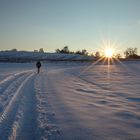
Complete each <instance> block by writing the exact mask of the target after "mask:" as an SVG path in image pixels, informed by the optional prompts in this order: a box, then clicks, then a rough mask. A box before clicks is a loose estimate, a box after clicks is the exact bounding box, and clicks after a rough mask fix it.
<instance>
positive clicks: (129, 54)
mask: <svg viewBox="0 0 140 140" xmlns="http://www.w3.org/2000/svg"><path fill="white" fill-rule="evenodd" d="M8 51H13V52H18V50H17V49H16V48H14V49H11V50H8ZM33 52H36V53H37V52H40V53H45V52H44V49H43V48H40V49H39V50H34V51H33ZM55 52H56V53H61V54H79V55H85V56H88V55H89V56H94V57H96V58H97V59H99V58H101V57H104V56H103V55H102V54H101V53H100V52H99V51H97V52H95V53H92V54H89V53H88V51H87V50H86V49H82V50H77V51H70V49H69V47H68V46H64V47H63V48H62V49H56V50H55ZM124 56H125V58H127V59H140V55H138V48H132V47H130V48H127V49H126V50H125V51H124ZM113 57H115V58H118V59H119V58H122V55H121V54H120V53H118V54H115V55H114V56H113Z"/></svg>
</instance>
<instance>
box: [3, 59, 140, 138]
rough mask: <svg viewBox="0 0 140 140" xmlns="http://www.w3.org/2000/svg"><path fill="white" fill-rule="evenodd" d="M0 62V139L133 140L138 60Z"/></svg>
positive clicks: (137, 134) (138, 109) (138, 108)
mask: <svg viewBox="0 0 140 140" xmlns="http://www.w3.org/2000/svg"><path fill="white" fill-rule="evenodd" d="M42 65H43V67H42V69H41V72H40V73H39V74H37V73H36V68H35V64H34V63H23V64H16V63H0V140H139V139H140V62H139V61H136V62H135V61H132V62H123V64H116V65H110V66H108V65H101V64H98V65H94V64H91V63H80V62H77V63H76V62H75V63H74V62H60V63H59V62H53V63H49V62H48V63H43V64H42Z"/></svg>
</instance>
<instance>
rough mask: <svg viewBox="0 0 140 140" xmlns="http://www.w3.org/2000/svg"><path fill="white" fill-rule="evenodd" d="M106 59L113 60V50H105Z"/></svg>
mask: <svg viewBox="0 0 140 140" xmlns="http://www.w3.org/2000/svg"><path fill="white" fill-rule="evenodd" d="M105 57H107V58H112V57H113V49H111V48H106V49H105Z"/></svg>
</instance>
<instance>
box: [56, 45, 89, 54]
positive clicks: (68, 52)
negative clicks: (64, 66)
mask: <svg viewBox="0 0 140 140" xmlns="http://www.w3.org/2000/svg"><path fill="white" fill-rule="evenodd" d="M55 52H56V53H65V54H79V55H86V56H87V55H88V52H87V50H86V49H82V50H78V51H76V52H74V51H70V50H69V47H68V46H64V47H63V48H62V49H56V50H55Z"/></svg>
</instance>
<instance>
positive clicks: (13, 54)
mask: <svg viewBox="0 0 140 140" xmlns="http://www.w3.org/2000/svg"><path fill="white" fill-rule="evenodd" d="M38 59H39V60H55V61H58V60H61V61H62V60H94V59H95V57H90V56H84V55H78V54H61V53H46V52H44V53H42V52H26V51H0V61H4V62H18V61H21V62H22V61H23V62H29V61H33V60H38Z"/></svg>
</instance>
